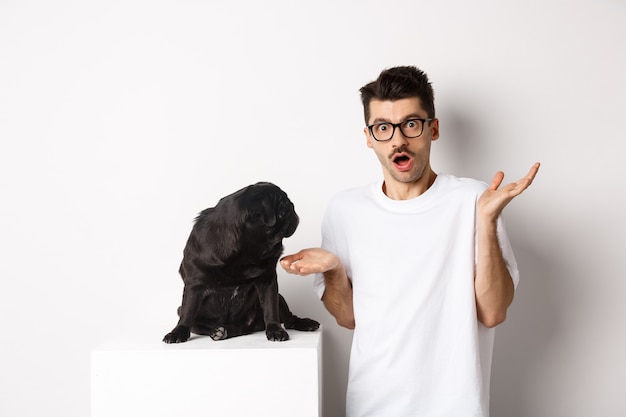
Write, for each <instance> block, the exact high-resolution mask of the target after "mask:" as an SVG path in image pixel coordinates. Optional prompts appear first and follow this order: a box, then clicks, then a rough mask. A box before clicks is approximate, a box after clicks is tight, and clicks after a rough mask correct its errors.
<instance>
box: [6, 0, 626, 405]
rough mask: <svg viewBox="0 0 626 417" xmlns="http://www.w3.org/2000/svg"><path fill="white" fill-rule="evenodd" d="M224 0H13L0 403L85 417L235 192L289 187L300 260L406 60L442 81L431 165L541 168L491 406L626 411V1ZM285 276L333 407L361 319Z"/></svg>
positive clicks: (367, 170) (165, 320)
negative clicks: (197, 231) (113, 344)
mask: <svg viewBox="0 0 626 417" xmlns="http://www.w3.org/2000/svg"><path fill="white" fill-rule="evenodd" d="M225 3H227V2H218V1H199V0H196V1H191V0H181V1H148V0H145V1H136V0H130V1H111V0H109V1H69V0H57V1H43V0H30V1H29V0H22V1H17V0H13V1H11V0H1V1H0V140H1V142H0V195H1V202H0V256H1V261H0V280H1V281H0V286H1V287H0V329H1V332H0V352H1V354H0V369H1V371H0V415H2V416H6V417H11V416H36V415H37V416H43V415H55V416H64V417H83V416H86V415H88V413H89V394H90V390H89V375H90V371H89V359H90V352H91V350H92V349H94V348H95V347H97V346H98V345H99V344H100V343H103V342H105V341H107V340H109V339H110V338H112V337H114V335H115V334H117V333H119V332H122V331H124V332H125V331H136V332H145V331H147V330H146V329H148V328H150V329H154V328H157V329H161V330H162V331H161V330H159V333H155V337H156V338H158V339H160V338H161V337H162V335H163V334H165V333H166V332H167V331H168V330H170V329H171V327H173V325H174V324H175V322H176V314H175V310H176V307H177V306H178V303H179V301H180V295H181V292H182V283H181V280H180V278H179V277H178V275H177V268H178V264H179V262H180V259H181V252H182V249H183V246H184V243H185V240H186V238H187V236H188V233H189V231H190V228H191V224H192V223H191V222H192V219H193V218H194V217H195V215H196V214H197V212H199V211H200V210H201V209H203V208H206V207H209V206H213V205H214V204H215V203H216V202H217V200H218V199H219V198H220V197H222V196H224V195H226V194H229V193H231V192H233V191H235V190H237V189H239V188H241V187H243V186H245V185H248V184H249V183H252V182H256V181H259V180H268V181H273V182H275V183H276V184H278V185H279V186H280V187H281V188H283V189H284V190H285V191H286V192H287V193H288V194H289V195H290V197H291V198H292V200H293V201H294V203H295V205H296V208H297V210H298V212H299V214H300V217H301V219H302V222H301V225H300V228H299V229H298V231H297V232H296V234H295V235H294V236H293V237H291V238H289V239H287V240H286V241H285V250H286V253H290V252H293V251H296V250H298V249H300V248H302V247H308V246H317V245H319V242H320V234H319V227H320V221H321V218H322V215H323V211H324V208H325V206H326V203H327V201H328V198H329V197H330V196H331V195H332V194H334V193H335V192H337V191H339V190H341V189H344V188H347V187H351V186H354V185H360V184H364V183H366V182H370V181H372V180H374V179H377V178H379V177H380V175H381V173H380V168H379V165H378V162H377V159H376V158H375V157H374V155H373V153H372V152H371V151H370V150H369V149H368V148H367V147H366V145H365V139H364V137H363V134H362V127H363V120H362V109H361V105H360V102H359V96H358V89H359V88H360V87H361V86H362V85H363V84H365V83H366V82H369V81H371V80H373V79H374V78H376V76H377V75H378V73H379V72H380V70H382V69H383V68H386V67H390V66H395V65H417V66H419V67H421V68H423V69H424V70H425V71H426V72H427V73H428V74H429V76H430V78H431V80H432V82H433V85H434V88H435V93H436V106H437V112H438V116H439V117H440V119H441V138H440V140H439V141H437V142H435V144H434V146H433V151H432V152H433V155H432V159H433V167H434V169H435V170H436V171H438V172H449V173H454V174H457V175H460V176H471V177H474V178H478V179H481V180H483V181H490V180H491V178H492V176H493V174H494V173H495V172H496V171H497V170H500V169H501V170H504V171H505V173H506V174H507V177H506V180H516V179H518V178H519V177H521V176H523V175H524V174H525V173H526V172H527V170H528V168H529V167H530V166H531V164H532V163H533V162H535V161H541V162H542V164H543V165H542V168H541V171H540V172H539V175H538V177H537V178H536V180H535V183H534V184H533V185H532V188H531V189H529V190H528V191H527V192H526V193H525V194H524V195H523V196H522V197H520V198H518V199H517V200H515V201H513V203H511V205H510V206H509V207H508V208H507V210H506V212H505V217H506V220H507V225H508V230H509V233H510V237H511V240H512V243H513V245H514V249H515V250H516V255H517V258H518V263H519V266H520V269H521V273H522V278H521V283H520V287H519V290H518V293H517V298H516V300H515V302H514V305H513V307H512V308H511V310H510V315H509V319H508V321H507V322H506V323H504V324H503V325H501V326H500V328H499V329H498V332H497V337H496V353H495V358H494V371H493V378H492V414H493V416H495V417H558V416H568V417H583V416H585V417H586V416H617V415H622V413H623V412H624V409H626V396H625V395H624V392H626V385H625V382H624V381H625V379H624V374H625V373H626V360H624V352H626V333H625V331H624V321H625V319H626V311H625V308H624V300H626V279H625V278H626V261H625V259H626V256H624V248H623V241H624V235H625V232H626V230H625V227H624V217H623V216H624V212H626V207H625V203H624V190H625V185H626V184H625V182H626V164H625V163H624V157H623V155H624V153H623V152H621V151H622V149H623V142H624V141H625V139H626V125H625V123H624V119H625V116H624V114H625V112H626V82H625V81H624V74H626V52H625V51H626V47H625V46H624V42H625V41H626V26H625V25H624V22H626V2H624V1H623V0H596V1H591V0H574V1H571V0H570V1H565V0H563V1H558V0H549V1H537V0H533V1H487V0H482V1H473V2H472V1H461V0H456V1H455V0H442V1H438V2H417V1H409V0H385V1H378V0H376V1H374V0H371V1H330V0H322V1H316V2H307V3H306V4H305V3H303V2H294V1H286V0H285V1H263V2H257V1H253V0H246V1H240V2H228V4H225ZM372 221H375V219H373V220H372ZM390 233H391V231H390ZM279 279H280V286H281V291H282V293H283V294H284V295H285V296H286V298H287V300H288V301H289V303H290V305H291V307H292V309H293V310H294V311H295V312H296V313H297V314H299V315H302V316H311V317H314V318H317V319H318V320H320V321H321V322H323V324H324V326H325V332H326V333H325V346H324V348H325V352H324V355H325V366H324V399H325V417H340V416H341V415H342V414H343V407H344V406H343V396H344V389H345V380H346V371H347V365H346V364H347V359H348V348H349V343H350V337H351V334H350V332H349V331H347V330H344V329H340V328H338V327H337V326H336V325H335V323H334V320H333V319H332V318H331V317H330V316H329V315H328V314H327V313H326V312H325V310H324V309H323V307H322V305H321V303H320V302H319V301H317V300H316V298H315V295H314V293H313V291H312V290H311V282H312V278H311V277H305V278H301V277H293V276H287V275H286V274H283V273H280V276H279ZM390 325H393V323H390ZM243 396H245V394H243V393H242V398H243ZM262 406H263V404H259V407H262Z"/></svg>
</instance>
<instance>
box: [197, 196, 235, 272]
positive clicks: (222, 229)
mask: <svg viewBox="0 0 626 417" xmlns="http://www.w3.org/2000/svg"><path fill="white" fill-rule="evenodd" d="M237 198H238V193H235V194H231V195H229V196H226V197H224V198H222V199H221V200H220V201H219V203H218V204H217V205H216V206H215V207H212V208H208V209H206V210H203V211H202V212H201V213H200V214H199V215H198V217H196V220H195V225H194V232H193V233H192V234H191V236H190V237H189V243H188V245H187V246H188V247H189V248H190V250H193V251H194V252H196V255H197V256H200V257H201V262H202V263H204V264H207V265H212V266H222V265H224V264H225V263H226V262H228V260H229V259H230V258H231V257H232V256H233V255H235V254H236V253H238V252H239V251H241V250H242V246H243V244H242V230H243V228H244V227H245V221H246V216H245V213H241V211H240V210H239V206H238V204H237V202H236V200H237Z"/></svg>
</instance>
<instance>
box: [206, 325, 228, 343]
mask: <svg viewBox="0 0 626 417" xmlns="http://www.w3.org/2000/svg"><path fill="white" fill-rule="evenodd" d="M209 337H210V338H211V339H213V340H224V339H226V338H227V337H228V331H227V330H226V328H225V327H222V326H219V327H216V328H215V329H214V330H213V331H212V332H211V334H209Z"/></svg>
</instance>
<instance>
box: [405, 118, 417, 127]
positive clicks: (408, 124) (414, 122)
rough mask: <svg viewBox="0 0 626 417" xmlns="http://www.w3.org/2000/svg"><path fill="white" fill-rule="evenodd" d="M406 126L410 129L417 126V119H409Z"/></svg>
mask: <svg viewBox="0 0 626 417" xmlns="http://www.w3.org/2000/svg"><path fill="white" fill-rule="evenodd" d="M406 127H408V128H409V129H413V128H415V127H417V122H416V121H415V120H407V121H406Z"/></svg>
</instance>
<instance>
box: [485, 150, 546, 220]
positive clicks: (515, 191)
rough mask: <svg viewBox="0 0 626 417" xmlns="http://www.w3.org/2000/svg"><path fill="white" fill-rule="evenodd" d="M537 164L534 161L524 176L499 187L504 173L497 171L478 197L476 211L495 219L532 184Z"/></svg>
mask: <svg viewBox="0 0 626 417" xmlns="http://www.w3.org/2000/svg"><path fill="white" fill-rule="evenodd" d="M539 165H540V164H539V162H537V163H535V164H534V165H533V166H532V167H531V168H530V170H529V171H528V174H526V176H525V177H524V178H522V179H520V180H518V181H516V182H512V183H510V184H507V185H505V186H504V187H502V188H501V189H498V187H500V185H501V184H502V180H504V173H503V172H502V171H498V172H497V173H496V175H495V176H494V177H493V181H491V185H490V186H489V188H487V189H486V190H485V192H484V193H483V194H482V195H481V196H480V198H479V199H478V213H479V214H480V215H481V216H484V217H485V218H487V219H490V220H495V219H497V218H498V216H499V215H500V213H502V210H504V208H505V207H506V205H507V204H509V203H510V202H511V200H513V199H514V198H515V197H517V196H518V195H520V194H521V193H522V192H523V191H524V190H525V189H526V188H528V187H529V186H530V184H532V182H533V180H534V179H535V175H537V171H539Z"/></svg>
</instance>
